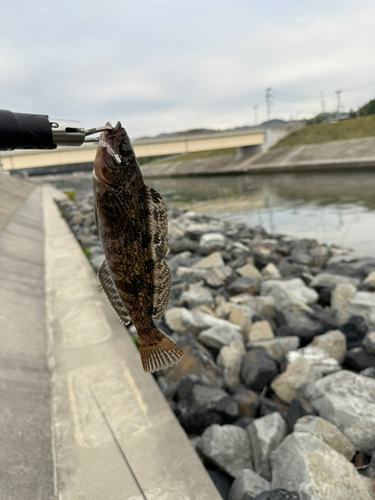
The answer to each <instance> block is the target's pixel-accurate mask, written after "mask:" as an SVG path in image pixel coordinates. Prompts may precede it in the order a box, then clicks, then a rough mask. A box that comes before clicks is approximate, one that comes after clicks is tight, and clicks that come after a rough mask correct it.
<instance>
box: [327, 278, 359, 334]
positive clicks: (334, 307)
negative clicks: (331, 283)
mask: <svg viewBox="0 0 375 500" xmlns="http://www.w3.org/2000/svg"><path fill="white" fill-rule="evenodd" d="M355 292H356V287H355V286H354V285H351V284H341V285H337V286H336V288H335V289H334V290H333V291H332V294H331V311H332V313H333V315H334V317H335V319H336V321H337V323H338V324H339V325H342V324H343V323H346V322H347V321H348V319H349V317H350V313H349V310H348V305H349V302H350V301H351V299H352V298H353V296H354V294H355Z"/></svg>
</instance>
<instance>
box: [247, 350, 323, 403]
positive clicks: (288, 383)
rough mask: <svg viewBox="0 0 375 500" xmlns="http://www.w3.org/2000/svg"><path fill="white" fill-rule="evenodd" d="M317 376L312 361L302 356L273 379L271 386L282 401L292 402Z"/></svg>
mask: <svg viewBox="0 0 375 500" xmlns="http://www.w3.org/2000/svg"><path fill="white" fill-rule="evenodd" d="M250 352H252V351H250ZM245 356H246V355H245ZM317 378H318V374H317V372H316V371H315V370H314V368H313V367H312V366H311V365H310V363H309V362H308V361H306V360H305V359H303V358H300V359H297V360H296V361H294V362H293V363H289V364H288V366H287V367H286V370H285V372H283V373H280V375H278V376H277V377H276V378H275V379H274V380H273V382H272V384H271V388H272V389H273V391H274V392H275V393H276V395H277V396H278V397H279V398H280V399H281V400H282V401H285V402H286V403H290V402H291V401H292V399H293V398H295V397H296V396H298V394H302V391H303V389H304V388H305V387H306V386H307V385H308V384H310V382H314V381H315V380H316V379H317Z"/></svg>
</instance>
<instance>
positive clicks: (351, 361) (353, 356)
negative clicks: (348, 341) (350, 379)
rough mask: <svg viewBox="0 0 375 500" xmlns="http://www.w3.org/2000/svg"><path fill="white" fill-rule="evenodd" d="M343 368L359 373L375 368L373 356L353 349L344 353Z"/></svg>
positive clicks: (355, 348) (359, 348) (359, 349)
mask: <svg viewBox="0 0 375 500" xmlns="http://www.w3.org/2000/svg"><path fill="white" fill-rule="evenodd" d="M342 366H343V367H344V368H347V369H348V370H353V371H356V372H360V371H361V370H364V369H365V368H370V367H371V366H374V367H375V355H374V354H370V353H369V352H367V351H365V350H364V349H362V348H361V347H354V349H350V350H349V351H348V352H347V353H346V357H345V359H344V362H343V364H342Z"/></svg>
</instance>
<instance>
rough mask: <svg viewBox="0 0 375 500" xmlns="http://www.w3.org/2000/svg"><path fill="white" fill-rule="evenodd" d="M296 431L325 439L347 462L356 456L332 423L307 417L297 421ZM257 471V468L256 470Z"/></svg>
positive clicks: (319, 418)
mask: <svg viewBox="0 0 375 500" xmlns="http://www.w3.org/2000/svg"><path fill="white" fill-rule="evenodd" d="M294 430H295V431H299V432H310V433H311V434H313V435H314V436H316V437H318V438H320V439H323V441H324V442H325V443H327V444H328V445H329V446H330V447H331V448H333V449H334V450H336V451H337V452H338V453H341V455H344V457H345V458H346V459H347V460H349V461H350V460H351V459H352V458H353V457H354V454H355V448H354V446H353V445H352V443H351V442H350V441H349V440H348V439H347V438H346V437H345V436H344V434H343V433H342V432H341V431H340V430H339V429H338V428H337V427H336V426H335V425H333V424H331V422H328V420H324V418H321V417H317V416H315V415H305V416H304V417H301V418H300V419H298V420H297V422H296V423H295V425H294ZM255 470H256V468H255Z"/></svg>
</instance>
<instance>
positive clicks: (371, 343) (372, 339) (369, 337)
mask: <svg viewBox="0 0 375 500" xmlns="http://www.w3.org/2000/svg"><path fill="white" fill-rule="evenodd" d="M362 346H363V348H364V349H366V351H367V352H369V353H370V354H375V331H372V332H368V333H367V334H366V336H365V338H364V339H363V342H362Z"/></svg>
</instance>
